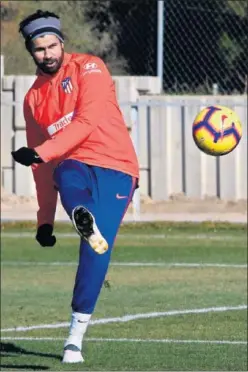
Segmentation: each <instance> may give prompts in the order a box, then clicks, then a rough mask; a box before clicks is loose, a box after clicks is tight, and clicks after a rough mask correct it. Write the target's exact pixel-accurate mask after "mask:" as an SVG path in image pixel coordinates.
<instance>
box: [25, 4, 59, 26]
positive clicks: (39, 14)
mask: <svg viewBox="0 0 248 372" xmlns="http://www.w3.org/2000/svg"><path fill="white" fill-rule="evenodd" d="M48 17H54V18H58V19H59V16H58V15H57V14H55V13H52V12H49V11H47V10H45V11H43V10H41V9H38V10H37V11H36V12H35V13H33V14H30V15H29V16H28V17H26V18H24V19H23V20H22V21H21V22H20V23H19V32H21V31H22V29H23V27H25V26H27V25H28V24H29V23H30V22H32V21H34V20H35V19H39V18H48Z"/></svg>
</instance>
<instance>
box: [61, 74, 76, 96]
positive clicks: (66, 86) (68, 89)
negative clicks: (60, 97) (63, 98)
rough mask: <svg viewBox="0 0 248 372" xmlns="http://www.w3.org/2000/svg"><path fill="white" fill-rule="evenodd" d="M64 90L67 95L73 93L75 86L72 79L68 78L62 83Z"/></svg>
mask: <svg viewBox="0 0 248 372" xmlns="http://www.w3.org/2000/svg"><path fill="white" fill-rule="evenodd" d="M61 85H62V88H63V89H64V91H65V93H68V94H69V93H71V92H72V90H73V86H72V83H71V78H70V77H67V78H65V79H64V80H62V82H61Z"/></svg>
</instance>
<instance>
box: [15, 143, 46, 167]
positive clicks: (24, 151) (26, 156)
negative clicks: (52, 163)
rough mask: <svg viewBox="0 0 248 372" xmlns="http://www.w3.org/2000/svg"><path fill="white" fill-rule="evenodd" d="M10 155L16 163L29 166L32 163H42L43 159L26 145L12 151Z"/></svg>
mask: <svg viewBox="0 0 248 372" xmlns="http://www.w3.org/2000/svg"><path fill="white" fill-rule="evenodd" d="M11 155H12V156H13V158H14V160H15V161H17V163H20V164H22V165H25V166H26V167H29V166H30V165H32V164H34V163H35V164H39V163H43V160H42V159H41V158H40V157H39V155H38V154H37V152H36V151H34V150H33V149H30V148H28V147H21V148H20V149H19V150H17V151H12V152H11Z"/></svg>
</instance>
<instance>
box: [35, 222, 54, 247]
mask: <svg viewBox="0 0 248 372" xmlns="http://www.w3.org/2000/svg"><path fill="white" fill-rule="evenodd" d="M52 234H53V226H52V225H49V224H47V223H46V224H44V225H40V226H39V227H38V229H37V234H36V237H35V238H36V240H37V242H38V243H39V244H40V245H41V246H42V247H53V246H54V245H55V243H56V238H55V236H54V235H52Z"/></svg>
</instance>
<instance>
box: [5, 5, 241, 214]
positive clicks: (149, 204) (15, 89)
mask: <svg viewBox="0 0 248 372" xmlns="http://www.w3.org/2000/svg"><path fill="white" fill-rule="evenodd" d="M37 9H43V10H49V11H53V12H55V13H57V14H58V15H59V16H60V18H61V21H62V27H63V33H64V35H65V48H66V50H67V51H68V52H81V53H92V54H96V55H98V56H100V57H101V58H103V60H104V61H105V62H106V63H107V65H108V67H109V69H110V72H111V74H112V75H113V79H114V81H115V83H116V89H117V96H118V100H119V103H120V105H121V108H122V110H123V114H124V116H125V119H126V122H127V126H128V128H129V130H130V135H131V136H132V139H133V141H134V144H135V148H136V151H137V153H138V157H139V161H140V173H141V182H140V190H139V191H138V192H137V193H136V195H135V198H134V203H133V206H132V207H133V209H134V212H133V213H134V214H133V217H130V218H140V216H141V215H142V214H144V213H146V214H155V215H156V216H158V215H161V218H163V217H162V215H163V216H164V215H165V213H168V212H178V213H182V212H181V211H183V212H184V206H185V205H186V207H185V208H186V210H185V211H186V212H188V205H189V204H190V208H189V209H190V211H191V210H193V211H194V212H196V211H199V210H201V211H203V212H204V211H206V212H216V211H217V212H218V213H222V212H225V216H226V215H227V214H228V213H229V214H230V213H246V205H247V74H248V69H247V66H248V53H247V45H248V5H247V1H242V0H240V1H238V0H237V1H233V0H205V1H204V2H200V1H198V0H187V1H180V0H164V1H155V0H154V1H153V0H142V1H137V0H136V1H124V0H123V1H122V0H118V1H116V0H115V1H113V0H106V1H101V0H91V1H87V0H85V1H2V2H1V119H2V120H1V142H2V143H1V158H2V162H1V185H2V195H4V196H2V202H3V208H4V210H6V211H7V210H8V203H9V201H10V200H16V201H17V200H22V202H23V203H24V201H25V203H29V202H30V200H33V201H34V200H35V187H34V184H33V181H32V176H31V174H30V170H29V169H25V170H23V169H22V168H19V166H18V164H13V162H12V159H11V157H10V151H11V150H12V149H15V148H18V147H20V146H21V145H22V146H23V145H25V123H24V119H23V115H22V102H23V98H24V95H25V93H26V92H27V90H28V88H29V87H30V86H31V84H32V82H33V81H34V78H35V77H34V74H35V66H34V63H33V61H32V58H30V56H29V54H28V53H27V51H26V50H25V47H24V43H23V40H22V38H21V35H20V34H19V32H18V24H19V22H20V21H21V20H22V19H23V18H24V17H26V16H27V15H29V14H30V13H32V12H35V11H36V10H37ZM210 104H222V105H225V106H228V107H230V108H232V109H234V110H235V111H236V112H237V113H238V115H239V116H240V118H241V122H242V124H243V138H242V141H241V143H240V145H239V146H238V148H237V149H236V150H235V152H233V153H231V154H230V155H227V156H225V157H223V158H213V157H210V156H206V155H205V154H202V153H200V152H199V150H198V149H197V148H196V146H195V145H194V143H193V140H192V136H191V125H192V122H193V120H194V117H195V116H196V114H197V113H198V112H199V111H200V109H201V108H203V107H205V106H206V105H210ZM230 174H232V175H234V176H233V177H232V178H230ZM10 196H11V197H10ZM11 198H12V199H11ZM18 198H19V199H18ZM20 198H21V199H20ZM32 198H33V199H32ZM30 208H31V207H30ZM9 209H11V208H9ZM22 209H23V207H22ZM8 213H9V214H8ZM32 213H33V212H32ZM10 215H11V211H9V212H6V216H7V217H8V216H10ZM32 216H33V215H32ZM7 217H6V218H7ZM225 218H226V217H225Z"/></svg>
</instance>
